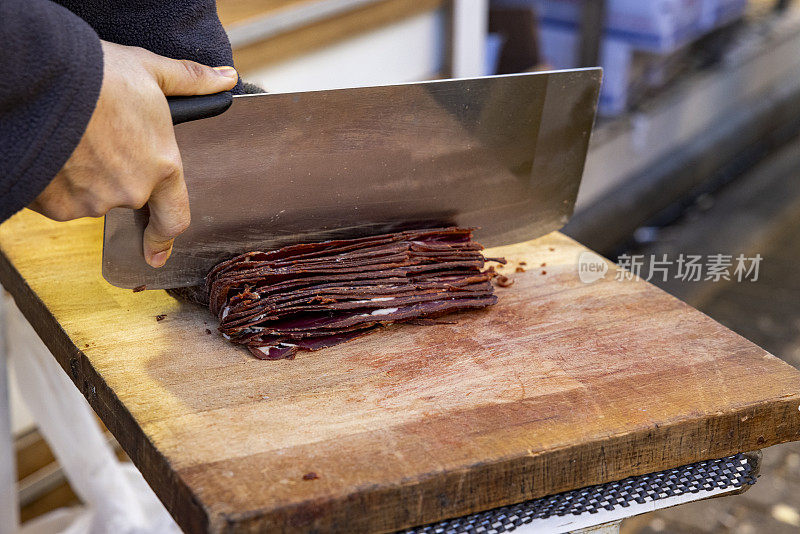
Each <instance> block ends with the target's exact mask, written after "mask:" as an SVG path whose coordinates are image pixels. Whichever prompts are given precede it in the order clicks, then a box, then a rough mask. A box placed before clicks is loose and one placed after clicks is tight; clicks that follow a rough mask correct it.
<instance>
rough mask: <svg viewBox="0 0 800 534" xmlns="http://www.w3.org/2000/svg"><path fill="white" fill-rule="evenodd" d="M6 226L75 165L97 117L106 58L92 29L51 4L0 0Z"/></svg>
mask: <svg viewBox="0 0 800 534" xmlns="http://www.w3.org/2000/svg"><path fill="white" fill-rule="evenodd" d="M0 43H2V49H0V72H2V75H1V76H0V222H2V221H4V220H6V219H7V218H8V217H10V216H11V215H13V214H14V213H16V212H17V211H19V210H20V209H22V208H23V207H24V206H26V205H28V204H29V203H30V202H31V201H32V200H33V199H34V198H36V196H37V195H38V194H39V193H40V192H41V191H42V189H44V188H45V186H46V185H47V184H48V183H49V182H50V180H52V178H53V176H55V174H56V173H57V172H58V171H59V170H60V169H61V167H62V166H63V165H64V163H65V162H66V161H67V159H69V156H70V154H72V151H73V150H74V149H75V147H76V146H77V144H78V142H79V141H80V139H81V136H82V135H83V132H84V130H85V129H86V124H87V123H88V122H89V118H90V117H91V115H92V112H93V111H94V106H95V104H96V103H97V98H98V96H99V94H100V86H101V84H102V81H103V52H102V49H101V47H100V39H99V38H98V36H97V34H96V33H95V32H94V30H93V29H92V28H91V27H90V26H89V25H88V24H86V22H84V21H83V20H81V19H80V18H79V17H78V16H76V15H75V14H73V13H71V12H70V11H69V10H67V9H64V8H63V7H61V6H59V5H57V4H54V3H52V2H50V1H49V0H0Z"/></svg>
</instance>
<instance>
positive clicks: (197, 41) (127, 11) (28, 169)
mask: <svg viewBox="0 0 800 534" xmlns="http://www.w3.org/2000/svg"><path fill="white" fill-rule="evenodd" d="M59 4H60V5H59ZM100 39H104V40H107V41H112V42H115V43H119V44H125V45H130V46H141V47H142V48H147V49H148V50H151V51H153V52H155V53H157V54H160V55H163V56H167V57H171V58H175V59H192V60H194V61H198V62H200V63H204V64H206V65H212V66H220V65H232V64H233V59H232V54H231V46H230V42H229V41H228V37H227V35H226V34H225V31H224V30H223V29H222V24H221V23H220V22H219V18H218V17H217V11H216V4H215V2H214V0H58V3H56V2H52V1H50V0H0V43H2V44H0V46H1V48H0V72H2V76H0V222H2V221H4V220H5V219H7V218H8V217H10V216H11V215H13V214H14V213H16V212H17V211H19V210H20V209H22V208H23V207H24V206H26V205H27V204H29V203H30V202H31V201H32V200H33V199H34V198H36V196H37V195H38V194H39V193H40V192H41V191H42V189H44V188H45V186H46V185H47V184H48V183H49V182H50V180H52V178H53V176H55V174H56V173H57V172H58V171H59V169H61V167H62V166H63V165H64V163H65V162H66V161H67V159H69V156H70V155H71V154H72V151H73V150H74V149H75V147H76V146H77V144H78V142H79V141H80V139H81V136H82V135H83V131H84V130H85V129H86V125H87V124H88V122H89V118H90V117H91V115H92V112H93V111H94V106H95V104H96V102H97V98H98V95H99V94H100V86H101V84H102V79H103V54H102V50H101V48H100ZM235 92H241V83H240V85H239V86H237V88H236V90H235Z"/></svg>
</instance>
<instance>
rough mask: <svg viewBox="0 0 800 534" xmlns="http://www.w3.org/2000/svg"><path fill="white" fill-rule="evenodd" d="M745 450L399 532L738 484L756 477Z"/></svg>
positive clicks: (445, 529) (519, 520) (494, 524)
mask: <svg viewBox="0 0 800 534" xmlns="http://www.w3.org/2000/svg"><path fill="white" fill-rule="evenodd" d="M755 475H756V473H755V469H754V466H753V465H752V464H751V462H750V459H749V458H748V456H746V455H744V454H737V455H735V456H727V457H725V458H720V459H718V460H706V461H703V462H697V463H694V464H689V465H684V466H683V467H677V468H675V469H668V470H666V471H659V472H658V473H650V474H648V475H642V476H637V477H630V478H626V479H624V480H620V481H619V482H609V483H608V484H599V485H597V486H590V487H588V488H583V489H578V490H573V491H567V492H564V493H559V494H557V495H552V496H550V497H543V498H541V499H534V500H531V501H525V502H523V503H520V504H514V505H511V506H503V507H501V508H495V509H494V510H489V511H486V512H480V513H477V514H472V515H468V516H464V517H459V518H456V519H449V520H446V521H441V522H439V523H434V524H432V525H427V526H423V527H416V528H412V529H408V530H405V531H403V534H501V533H504V532H513V531H514V530H515V529H516V528H517V527H519V526H521V525H525V524H527V523H530V522H531V521H533V520H534V519H544V518H547V517H551V516H565V515H570V514H571V515H581V514H585V513H589V514H596V513H597V512H598V511H600V510H608V511H612V510H615V509H616V508H618V507H623V508H627V507H628V506H630V505H631V504H632V503H638V504H644V503H646V502H650V501H655V500H658V499H664V498H667V497H674V496H678V495H684V494H686V493H699V492H701V491H711V490H714V489H726V488H739V487H742V486H744V485H752V484H755V482H756V477H755Z"/></svg>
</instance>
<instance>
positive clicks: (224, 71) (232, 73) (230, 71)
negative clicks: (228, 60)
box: [214, 67, 239, 78]
mask: <svg viewBox="0 0 800 534" xmlns="http://www.w3.org/2000/svg"><path fill="white" fill-rule="evenodd" d="M214 70H215V71H217V73H218V74H220V75H221V76H225V77H226V78H239V74H238V73H237V72H236V69H234V68H233V67H214Z"/></svg>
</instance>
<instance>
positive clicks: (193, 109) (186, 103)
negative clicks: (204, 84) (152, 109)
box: [167, 91, 233, 124]
mask: <svg viewBox="0 0 800 534" xmlns="http://www.w3.org/2000/svg"><path fill="white" fill-rule="evenodd" d="M167 102H168V103H169V112H170V114H171V115H172V124H180V123H182V122H189V121H194V120H197V119H207V118H209V117H214V116H216V115H219V114H221V113H223V112H225V110H227V109H228V108H229V107H231V104H233V95H232V94H231V92H230V91H225V92H222V93H214V94H213V95H197V96H168V97H167Z"/></svg>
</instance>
